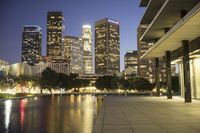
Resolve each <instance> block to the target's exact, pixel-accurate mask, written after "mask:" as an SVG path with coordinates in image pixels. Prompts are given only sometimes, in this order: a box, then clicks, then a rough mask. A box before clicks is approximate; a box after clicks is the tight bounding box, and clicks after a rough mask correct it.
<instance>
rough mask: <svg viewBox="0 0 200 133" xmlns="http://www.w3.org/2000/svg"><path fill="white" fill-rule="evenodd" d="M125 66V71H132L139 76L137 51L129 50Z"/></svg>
mask: <svg viewBox="0 0 200 133" xmlns="http://www.w3.org/2000/svg"><path fill="white" fill-rule="evenodd" d="M124 66H125V69H131V70H132V72H133V73H134V74H135V75H137V66H138V59H137V51H135V50H128V51H126V54H125V56H124Z"/></svg>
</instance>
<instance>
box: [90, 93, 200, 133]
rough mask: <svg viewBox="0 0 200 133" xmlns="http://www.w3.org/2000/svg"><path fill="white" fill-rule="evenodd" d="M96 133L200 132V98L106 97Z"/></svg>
mask: <svg viewBox="0 0 200 133" xmlns="http://www.w3.org/2000/svg"><path fill="white" fill-rule="evenodd" d="M93 133H200V100H193V102H192V103H184V99H182V98H178V97H174V98H173V99H172V100H167V99H166V97H141V96H106V97H105V99H104V107H103V110H102V112H101V113H100V114H99V115H98V117H97V120H96V121H95V124H94V130H93Z"/></svg>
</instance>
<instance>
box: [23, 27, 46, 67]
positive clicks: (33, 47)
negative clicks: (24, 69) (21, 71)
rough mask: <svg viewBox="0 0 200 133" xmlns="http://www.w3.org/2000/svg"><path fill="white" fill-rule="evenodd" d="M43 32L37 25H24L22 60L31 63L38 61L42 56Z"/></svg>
mask: <svg viewBox="0 0 200 133" xmlns="http://www.w3.org/2000/svg"><path fill="white" fill-rule="evenodd" d="M41 47H42V32H41V28H40V27H39V26H36V25H27V26H24V28H23V32H22V54H21V62H26V63H28V64H29V65H34V64H35V63H38V62H39V60H40V58H41Z"/></svg>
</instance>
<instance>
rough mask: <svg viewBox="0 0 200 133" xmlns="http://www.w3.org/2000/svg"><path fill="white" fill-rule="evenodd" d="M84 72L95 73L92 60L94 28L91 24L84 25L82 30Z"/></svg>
mask: <svg viewBox="0 0 200 133" xmlns="http://www.w3.org/2000/svg"><path fill="white" fill-rule="evenodd" d="M82 41H83V58H84V62H83V63H84V69H83V71H84V74H92V73H93V62H92V59H93V58H92V30H91V26H90V25H84V26H83V31H82Z"/></svg>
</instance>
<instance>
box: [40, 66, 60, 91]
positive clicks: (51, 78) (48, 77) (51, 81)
mask: <svg viewBox="0 0 200 133" xmlns="http://www.w3.org/2000/svg"><path fill="white" fill-rule="evenodd" d="M57 83H58V74H57V73H56V71H54V70H52V69H51V68H49V67H47V68H46V69H45V70H44V71H43V72H42V74H41V78H40V87H41V93H42V90H43V89H45V88H46V89H48V90H49V91H50V93H51V94H52V90H51V89H52V88H55V87H56V86H57Z"/></svg>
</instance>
